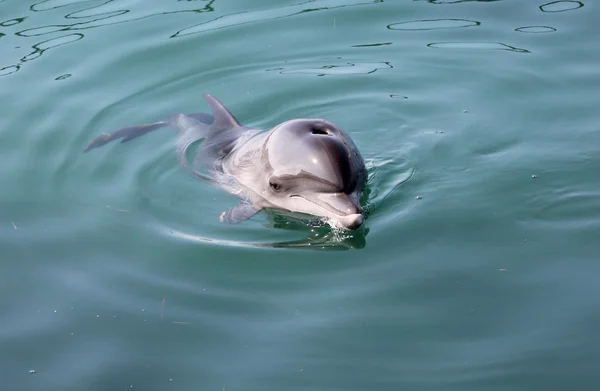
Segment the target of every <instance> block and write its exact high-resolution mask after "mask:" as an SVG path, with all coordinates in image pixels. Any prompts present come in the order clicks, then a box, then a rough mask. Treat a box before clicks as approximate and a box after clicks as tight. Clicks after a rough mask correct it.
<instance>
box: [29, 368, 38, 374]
mask: <svg viewBox="0 0 600 391" xmlns="http://www.w3.org/2000/svg"><path fill="white" fill-rule="evenodd" d="M36 372H37V371H36V370H35V369H30V370H29V373H30V374H34V373H36Z"/></svg>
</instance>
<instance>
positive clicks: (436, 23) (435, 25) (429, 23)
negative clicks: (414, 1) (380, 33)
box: [387, 19, 481, 31]
mask: <svg viewBox="0 0 600 391" xmlns="http://www.w3.org/2000/svg"><path fill="white" fill-rule="evenodd" d="M480 24H481V22H478V21H476V20H468V19H423V20H413V21H408V22H399V23H392V24H389V25H388V26H387V28H388V29H390V30H405V31H412V30H442V29H457V28H465V27H473V26H479V25H480ZM398 26H401V27H398Z"/></svg>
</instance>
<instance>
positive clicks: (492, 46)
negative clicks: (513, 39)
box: [427, 42, 530, 53]
mask: <svg viewBox="0 0 600 391" xmlns="http://www.w3.org/2000/svg"><path fill="white" fill-rule="evenodd" d="M427 46H429V47H431V48H440V49H477V50H507V51H509V52H517V53H530V51H529V50H526V49H521V48H517V47H514V46H509V45H507V44H505V43H501V42H433V43H430V44H428V45H427Z"/></svg>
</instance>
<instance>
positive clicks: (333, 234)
mask: <svg viewBox="0 0 600 391" xmlns="http://www.w3.org/2000/svg"><path fill="white" fill-rule="evenodd" d="M280 228H281V227H280ZM159 230H160V232H161V233H162V234H163V235H169V236H173V237H175V238H177V239H180V240H184V241H187V242H198V243H207V244H213V245H218V246H227V247H242V248H299V249H306V250H356V249H362V248H364V247H365V244H366V240H365V237H366V235H367V234H368V232H369V229H368V228H363V229H362V230H360V231H353V232H348V231H338V230H334V229H326V230H325V232H322V231H323V230H320V231H317V232H315V230H314V229H313V230H312V231H311V233H312V235H310V236H308V237H306V238H304V239H300V240H292V241H282V242H273V243H268V242H263V243H253V242H243V241H236V240H225V239H212V238H207V237H202V236H199V235H194V234H188V233H185V232H182V231H177V230H174V229H171V228H166V227H162V228H159ZM319 232H321V233H319Z"/></svg>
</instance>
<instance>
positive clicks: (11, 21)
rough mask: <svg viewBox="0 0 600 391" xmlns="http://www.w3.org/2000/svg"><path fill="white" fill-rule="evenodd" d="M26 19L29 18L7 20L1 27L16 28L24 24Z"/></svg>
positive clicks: (0, 24)
mask: <svg viewBox="0 0 600 391" xmlns="http://www.w3.org/2000/svg"><path fill="white" fill-rule="evenodd" d="M25 19H27V18H16V19H10V20H6V21H4V22H2V23H0V26H2V27H10V26H14V25H15V24H19V23H22V22H23V21H24V20H25Z"/></svg>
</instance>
